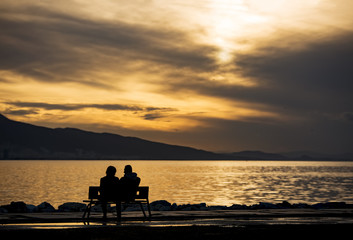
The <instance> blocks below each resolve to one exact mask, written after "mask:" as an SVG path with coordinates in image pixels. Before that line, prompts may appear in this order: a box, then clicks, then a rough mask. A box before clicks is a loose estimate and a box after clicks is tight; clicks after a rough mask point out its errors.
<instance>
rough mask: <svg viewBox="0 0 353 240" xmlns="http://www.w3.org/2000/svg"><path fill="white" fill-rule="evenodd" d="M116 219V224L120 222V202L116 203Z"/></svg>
mask: <svg viewBox="0 0 353 240" xmlns="http://www.w3.org/2000/svg"><path fill="white" fill-rule="evenodd" d="M115 204H116V217H117V220H118V222H121V202H116V203H115Z"/></svg>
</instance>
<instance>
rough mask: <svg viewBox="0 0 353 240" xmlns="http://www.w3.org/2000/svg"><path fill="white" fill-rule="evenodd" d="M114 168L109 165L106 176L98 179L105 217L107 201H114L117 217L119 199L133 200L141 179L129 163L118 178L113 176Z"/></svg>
mask: <svg viewBox="0 0 353 240" xmlns="http://www.w3.org/2000/svg"><path fill="white" fill-rule="evenodd" d="M115 173H116V168H115V167H113V166H109V167H108V168H107V171H106V176H105V177H102V178H101V181H100V198H101V202H102V210H103V218H104V219H105V218H106V217H107V202H108V201H112V202H115V203H116V208H117V213H118V218H119V217H120V216H119V214H120V213H121V204H120V202H121V201H126V202H128V201H133V200H134V197H135V195H136V191H137V188H138V186H139V184H140V181H141V179H140V178H139V177H137V174H136V173H134V172H133V171H132V167H131V166H130V165H126V166H125V169H124V176H123V177H122V178H121V179H120V180H119V178H118V177H116V176H115Z"/></svg>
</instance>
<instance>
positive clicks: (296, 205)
mask: <svg viewBox="0 0 353 240" xmlns="http://www.w3.org/2000/svg"><path fill="white" fill-rule="evenodd" d="M292 207H293V208H310V207H311V206H310V205H309V204H306V203H294V204H293V205H292Z"/></svg>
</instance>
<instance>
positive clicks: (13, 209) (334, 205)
mask: <svg viewBox="0 0 353 240" xmlns="http://www.w3.org/2000/svg"><path fill="white" fill-rule="evenodd" d="M150 207H151V210H152V211H212V210H257V209H353V204H348V203H345V202H325V203H315V204H307V203H294V204H291V203H289V202H287V201H283V202H282V203H275V204H274V203H267V202H260V203H258V204H253V205H241V204H233V205H232V206H222V205H216V206H215V205H211V206H209V205H207V204H206V203H199V204H176V203H173V204H171V203H169V202H168V201H165V200H158V201H154V202H151V203H150ZM85 208H86V204H84V203H78V202H67V203H64V204H62V205H59V207H58V208H57V209H56V208H54V207H53V206H52V205H51V204H50V203H48V202H42V203H41V204H39V205H37V206H36V205H33V204H26V203H24V202H11V203H10V204H7V205H2V206H0V213H37V212H39V213H40V212H83V211H84V210H85ZM122 210H123V211H140V206H138V205H131V204H123V206H122ZM101 211H102V208H101V206H100V205H96V206H94V207H93V208H92V212H101ZM109 211H110V212H113V211H115V206H109Z"/></svg>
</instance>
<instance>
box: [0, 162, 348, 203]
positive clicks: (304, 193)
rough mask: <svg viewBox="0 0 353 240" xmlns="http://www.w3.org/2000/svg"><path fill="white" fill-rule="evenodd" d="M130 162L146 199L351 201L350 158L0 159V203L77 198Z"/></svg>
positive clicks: (217, 201) (294, 201)
mask: <svg viewBox="0 0 353 240" xmlns="http://www.w3.org/2000/svg"><path fill="white" fill-rule="evenodd" d="M125 164H131V165H132V166H133V168H134V171H136V172H137V173H138V175H139V176H140V177H141V179H142V181H141V185H142V186H149V187H150V200H151V201H155V200H162V199H163V200H167V201H169V202H171V203H174V202H175V203H177V204H187V203H207V204H208V205H227V206H229V205H232V204H247V205H249V204H254V203H258V202H260V201H262V202H272V203H276V202H282V201H284V200H285V201H289V202H291V203H298V202H305V203H316V202H326V201H345V202H353V192H352V189H353V163H352V162H339V163H333V162H283V161H278V162H266V161H1V162H0V166H1V168H0V173H1V174H0V195H1V196H2V199H1V204H9V203H10V202H11V201H24V202H25V203H27V204H34V205H38V204H40V203H42V202H44V201H47V202H49V203H51V204H52V205H53V206H54V207H56V208H57V207H58V206H59V205H61V204H62V203H64V202H82V200H84V199H86V198H87V194H88V186H95V185H99V179H100V178H101V177H102V176H104V175H105V170H106V167H107V166H109V165H114V166H116V167H117V170H118V171H117V176H118V177H121V176H122V175H123V168H124V166H125Z"/></svg>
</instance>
